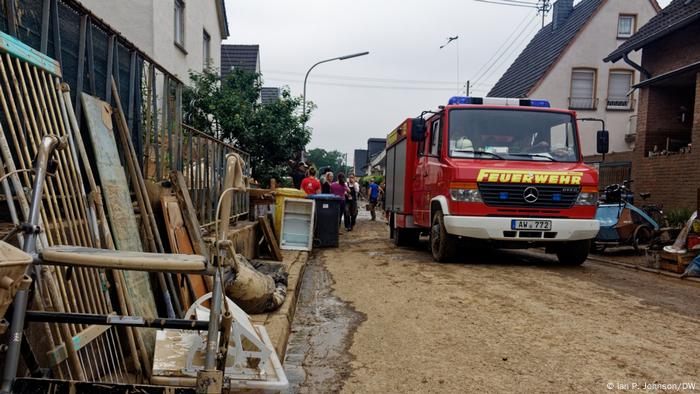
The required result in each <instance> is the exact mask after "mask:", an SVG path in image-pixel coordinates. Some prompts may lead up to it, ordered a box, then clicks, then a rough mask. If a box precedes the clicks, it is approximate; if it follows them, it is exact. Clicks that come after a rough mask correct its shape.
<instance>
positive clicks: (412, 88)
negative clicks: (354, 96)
mask: <svg viewBox="0 0 700 394" xmlns="http://www.w3.org/2000/svg"><path fill="white" fill-rule="evenodd" d="M268 79H269V80H271V81H276V82H281V83H303V82H304V81H302V80H296V79H294V80H292V79H278V78H268ZM308 83H309V84H310V85H326V86H342V87H348V88H364V89H386V90H433V91H451V92H454V88H445V87H438V86H433V87H429V86H391V85H366V84H349V83H340V82H322V81H316V80H314V81H309V82H308Z"/></svg>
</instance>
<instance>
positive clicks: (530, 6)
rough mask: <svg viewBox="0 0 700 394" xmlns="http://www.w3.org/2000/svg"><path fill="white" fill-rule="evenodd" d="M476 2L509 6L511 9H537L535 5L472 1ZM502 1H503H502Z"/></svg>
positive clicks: (481, 0) (488, 0) (485, 0)
mask: <svg viewBox="0 0 700 394" xmlns="http://www.w3.org/2000/svg"><path fill="white" fill-rule="evenodd" d="M474 1H478V2H480V3H490V4H498V5H509V6H513V7H525V8H535V9H537V4H531V5H525V4H518V3H507V2H501V1H493V0H474ZM502 1H504V0H502Z"/></svg>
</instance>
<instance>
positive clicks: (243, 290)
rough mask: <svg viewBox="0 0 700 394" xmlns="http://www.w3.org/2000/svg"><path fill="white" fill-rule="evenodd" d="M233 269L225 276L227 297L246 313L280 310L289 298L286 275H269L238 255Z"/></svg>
mask: <svg viewBox="0 0 700 394" xmlns="http://www.w3.org/2000/svg"><path fill="white" fill-rule="evenodd" d="M233 260H234V261H233V266H232V269H230V270H227V272H226V273H225V274H224V286H225V291H226V296H228V297H229V298H231V299H232V300H233V301H234V302H235V303H236V304H237V305H238V306H239V307H241V308H242V309H243V310H244V311H245V312H246V313H249V314H255V313H265V312H269V311H273V310H275V309H277V308H279V307H280V306H281V305H282V304H283V303H284V300H285V298H286V296H287V277H286V273H282V274H280V273H276V274H274V275H268V274H266V273H263V272H260V271H258V270H257V269H256V268H255V266H254V265H253V264H251V263H250V262H249V261H248V260H247V259H246V258H245V257H243V255H240V254H238V255H236V258H235V259H233Z"/></svg>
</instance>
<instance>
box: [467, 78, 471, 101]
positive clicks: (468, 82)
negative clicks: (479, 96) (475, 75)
mask: <svg viewBox="0 0 700 394" xmlns="http://www.w3.org/2000/svg"><path fill="white" fill-rule="evenodd" d="M470 82H471V81H467V94H466V96H467V97H468V96H469V88H470V86H469V84H470Z"/></svg>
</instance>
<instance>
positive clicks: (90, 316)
mask: <svg viewBox="0 0 700 394" xmlns="http://www.w3.org/2000/svg"><path fill="white" fill-rule="evenodd" d="M219 306H221V302H219ZM26 320H27V321H28V322H47V323H72V324H87V325H98V326H122V327H142V328H172V329H177V330H191V331H204V330H207V329H208V328H210V327H211V324H210V322H209V321H207V320H188V319H169V318H161V317H156V318H144V317H141V316H124V315H101V314H96V313H59V312H45V311H27V312H26ZM217 323H218V320H217ZM217 333H218V327H217V330H216V331H214V338H216V335H217ZM215 342H216V341H215ZM215 350H216V349H215Z"/></svg>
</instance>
